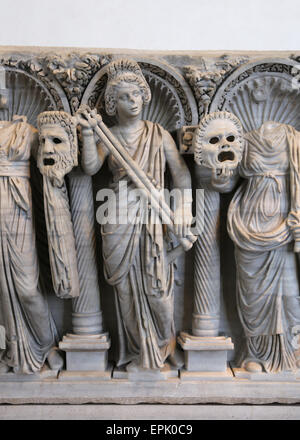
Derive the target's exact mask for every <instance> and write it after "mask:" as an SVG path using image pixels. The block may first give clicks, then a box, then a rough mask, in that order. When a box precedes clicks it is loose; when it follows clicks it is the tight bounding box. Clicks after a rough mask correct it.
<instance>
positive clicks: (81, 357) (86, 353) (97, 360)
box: [59, 333, 110, 371]
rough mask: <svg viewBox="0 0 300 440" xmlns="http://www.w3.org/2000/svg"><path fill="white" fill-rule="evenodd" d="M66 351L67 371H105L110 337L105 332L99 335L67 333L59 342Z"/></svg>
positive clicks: (60, 346)
mask: <svg viewBox="0 0 300 440" xmlns="http://www.w3.org/2000/svg"><path fill="white" fill-rule="evenodd" d="M59 348H60V349H61V350H63V351H65V352H66V361H67V362H66V363H67V365H66V369H67V371H106V369H107V359H108V355H107V352H108V349H109V348H110V339H109V337H108V334H107V333H103V334H101V335H88V336H81V335H73V334H67V335H66V336H64V337H63V340H62V341H61V342H60V343H59Z"/></svg>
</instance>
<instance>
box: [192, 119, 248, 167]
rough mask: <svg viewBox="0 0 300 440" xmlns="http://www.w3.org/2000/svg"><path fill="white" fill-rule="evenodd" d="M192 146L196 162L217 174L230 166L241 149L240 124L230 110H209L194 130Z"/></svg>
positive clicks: (239, 157) (242, 148) (238, 159)
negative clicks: (210, 111) (212, 111)
mask: <svg viewBox="0 0 300 440" xmlns="http://www.w3.org/2000/svg"><path fill="white" fill-rule="evenodd" d="M193 146H194V158H195V162H196V163H197V165H201V166H205V167H207V168H211V169H214V170H216V171H217V174H221V173H222V172H223V171H224V170H225V169H227V170H234V169H235V168H236V167H237V166H238V164H239V163H240V161H241V159H242V154H243V150H244V138H243V128H242V124H241V122H240V121H239V119H238V118H237V117H236V116H235V115H233V114H232V113H229V112H225V111H221V112H214V113H210V114H208V115H206V116H205V117H204V118H203V119H202V120H201V122H200V125H199V127H198V128H197V129H196V130H195V133H194V137H193Z"/></svg>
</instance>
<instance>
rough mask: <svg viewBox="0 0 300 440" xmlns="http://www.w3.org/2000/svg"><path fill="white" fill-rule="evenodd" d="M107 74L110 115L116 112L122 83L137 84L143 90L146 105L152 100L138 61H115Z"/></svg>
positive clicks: (106, 103) (106, 107)
mask: <svg viewBox="0 0 300 440" xmlns="http://www.w3.org/2000/svg"><path fill="white" fill-rule="evenodd" d="M107 75H108V80H107V86H106V90H105V95H104V99H105V109H106V113H107V114H108V115H110V116H114V115H115V114H116V106H117V94H118V88H119V87H120V86H122V85H127V84H134V85H136V86H137V87H138V88H139V89H140V91H141V94H142V98H143V103H144V105H145V104H148V103H149V102H150V101H151V91H150V87H149V85H148V83H147V81H146V79H145V77H144V75H143V73H142V71H141V68H140V66H139V65H138V64H137V62H135V61H133V60H128V59H119V60H116V61H113V62H112V63H110V64H109V65H108V67H107Z"/></svg>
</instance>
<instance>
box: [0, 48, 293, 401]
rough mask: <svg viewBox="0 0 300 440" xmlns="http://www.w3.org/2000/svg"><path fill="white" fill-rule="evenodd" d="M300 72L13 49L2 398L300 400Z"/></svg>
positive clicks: (6, 135)
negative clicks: (299, 334) (258, 388)
mask: <svg viewBox="0 0 300 440" xmlns="http://www.w3.org/2000/svg"><path fill="white" fill-rule="evenodd" d="M299 73H300V55H299V54H297V53H286V52H285V53H266V54H265V53H254V54H251V55H249V54H241V53H234V52H232V53H228V54H226V53H209V52H207V53H197V52H196V53H192V54H189V53H186V54H183V53H176V52H174V53H172V52H170V53H168V52H165V53H155V52H153V53H152V52H151V53H147V54H143V53H142V52H131V53H129V51H128V53H127V52H126V51H120V52H114V53H110V52H108V51H104V50H100V49H99V50H75V49H74V50H70V51H66V50H59V49H57V50H54V49H49V50H45V51H42V50H40V49H39V50H37V49H31V48H3V49H2V50H1V52H0V95H1V101H0V185H1V188H0V225H1V228H0V249H1V253H0V389H1V390H2V391H1V396H0V400H1V403H21V402H36V403H39V402H41V403H57V402H61V403H69V402H75V403H86V402H113V403H135V402H148V403H151V402H161V403H203V402H216V403H234V402H242V403H255V402H259V403H273V402H282V403H295V402H299V401H300V371H299V370H300V350H299V348H300V345H299V341H298V333H300V300H299V298H300V296H299V293H300V292H299V281H300V278H299V274H300V271H299V263H300V259H299V252H300V92H299V90H300V81H299V78H300V76H299ZM17 383H18V384H17ZM20 383H22V384H23V383H24V384H26V386H25V387H19V384H20ZM16 385H18V386H16ZM258 385H259V386H260V392H259V393H257V386H258Z"/></svg>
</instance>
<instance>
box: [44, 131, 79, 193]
mask: <svg viewBox="0 0 300 440" xmlns="http://www.w3.org/2000/svg"><path fill="white" fill-rule="evenodd" d="M39 137H40V147H39V151H38V161H37V165H38V167H39V169H40V171H41V173H42V174H43V175H44V176H47V177H49V178H50V179H51V180H52V181H53V183H56V184H62V183H63V179H64V177H65V175H66V174H68V173H69V172H70V171H71V170H72V169H73V167H74V166H77V164H78V161H77V139H74V142H72V143H71V141H70V138H69V135H68V133H67V131H66V130H65V129H64V128H63V127H62V126H61V125H60V124H59V123H57V124H41V125H40V127H39ZM74 144H75V145H74Z"/></svg>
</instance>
